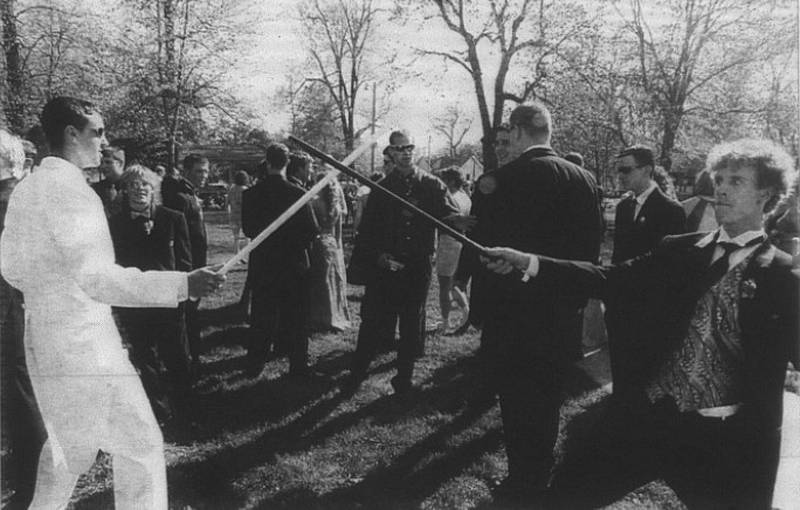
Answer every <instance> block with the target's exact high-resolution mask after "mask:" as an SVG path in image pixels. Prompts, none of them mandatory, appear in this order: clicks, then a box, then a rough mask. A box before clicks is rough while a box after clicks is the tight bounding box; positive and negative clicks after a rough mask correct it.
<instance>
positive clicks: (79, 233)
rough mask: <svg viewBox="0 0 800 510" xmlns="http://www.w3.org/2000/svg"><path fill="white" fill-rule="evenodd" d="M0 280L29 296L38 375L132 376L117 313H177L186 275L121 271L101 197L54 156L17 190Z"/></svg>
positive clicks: (0, 253) (30, 357)
mask: <svg viewBox="0 0 800 510" xmlns="http://www.w3.org/2000/svg"><path fill="white" fill-rule="evenodd" d="M0 272H2V274H3V277H4V278H5V279H6V280H8V281H9V282H10V283H11V284H12V285H13V286H15V287H17V288H18V289H20V290H21V291H22V292H23V294H24V297H25V309H26V331H25V344H26V353H27V363H28V368H29V371H30V374H31V377H32V378H33V377H37V376H38V377H52V376H76V375H114V374H119V375H132V374H135V372H134V371H133V367H132V366H131V364H130V362H129V361H128V358H127V353H126V352H125V350H124V349H123V347H122V342H121V339H120V335H119V332H118V331H117V328H116V325H115V323H114V320H113V317H112V315H111V307H110V306H109V305H114V306H128V307H147V306H157V307H175V306H177V305H178V303H179V302H180V301H183V300H184V299H186V297H187V277H186V273H180V272H173V271H157V272H156V271H151V272H141V271H139V270H138V269H135V268H123V267H121V266H118V265H116V264H115V263H114V249H113V246H112V243H111V236H110V234H109V230H108V224H107V222H106V217H105V214H104V213H103V206H102V203H101V201H100V198H99V197H98V196H97V194H96V193H95V192H94V191H93V190H92V189H91V188H90V187H89V185H88V184H87V183H86V180H85V178H84V176H83V172H82V171H81V170H80V169H79V168H78V167H76V166H75V165H73V164H71V163H69V162H68V161H66V160H64V159H61V158H56V157H48V158H45V159H44V160H43V161H42V164H41V166H40V167H39V168H38V169H37V170H36V172H34V173H33V174H31V175H30V176H29V177H27V178H26V179H24V180H23V181H22V182H20V183H19V185H18V186H17V187H16V189H15V190H14V193H13V194H12V196H11V199H10V201H9V206H8V213H7V216H6V227H5V230H4V232H3V236H2V239H0Z"/></svg>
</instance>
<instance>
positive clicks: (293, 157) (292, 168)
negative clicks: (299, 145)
mask: <svg viewBox="0 0 800 510" xmlns="http://www.w3.org/2000/svg"><path fill="white" fill-rule="evenodd" d="M311 161H312V159H311V156H309V155H308V153H307V152H303V151H293V152H292V153H290V154H289V164H288V166H287V167H286V173H287V174H289V175H295V174H296V173H297V172H298V171H300V170H302V169H303V167H305V166H306V165H309V164H311Z"/></svg>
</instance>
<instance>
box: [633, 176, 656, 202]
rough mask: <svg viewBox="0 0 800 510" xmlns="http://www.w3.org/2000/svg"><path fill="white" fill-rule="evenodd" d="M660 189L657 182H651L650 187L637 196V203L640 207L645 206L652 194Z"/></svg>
mask: <svg viewBox="0 0 800 510" xmlns="http://www.w3.org/2000/svg"><path fill="white" fill-rule="evenodd" d="M657 187H658V185H657V184H656V182H655V181H650V185H649V186H647V189H646V190H644V191H642V192H641V193H639V194H638V195H636V202H637V203H638V204H639V207H641V206H642V205H644V203H645V201H646V200H647V199H648V198H649V197H650V194H651V193H653V191H655V189H656V188H657Z"/></svg>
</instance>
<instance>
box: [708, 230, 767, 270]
mask: <svg viewBox="0 0 800 510" xmlns="http://www.w3.org/2000/svg"><path fill="white" fill-rule="evenodd" d="M763 241H764V238H763V237H762V236H759V237H756V238H754V239H751V240H750V241H748V242H747V243H745V245H744V246H742V245H740V244H736V243H732V242H730V241H720V242H718V243H717V244H716V246H718V247H720V248H722V256H721V257H720V258H718V259H717V260H715V261H714V262H713V263H712V264H711V265H710V266H709V268H708V272H709V276H710V278H711V280H712V281H717V280H719V279H720V278H722V276H723V275H725V274H726V273H727V272H728V271H729V270H730V268H731V266H730V258H731V254H732V253H733V252H735V251H736V250H742V249H745V248H749V247H751V246H755V245H757V244H760V243H762V242H763Z"/></svg>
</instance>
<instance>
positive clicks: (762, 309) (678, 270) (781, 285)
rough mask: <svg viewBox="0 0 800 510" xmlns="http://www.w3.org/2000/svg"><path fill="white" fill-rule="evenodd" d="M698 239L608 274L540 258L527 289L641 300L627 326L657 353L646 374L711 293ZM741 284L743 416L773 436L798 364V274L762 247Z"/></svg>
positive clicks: (707, 254)
mask: <svg viewBox="0 0 800 510" xmlns="http://www.w3.org/2000/svg"><path fill="white" fill-rule="evenodd" d="M704 235H707V234H705V233H692V234H685V235H682V236H674V237H667V238H665V239H664V240H663V242H662V243H661V244H659V246H658V247H657V248H656V249H655V250H654V251H653V252H651V253H649V254H647V255H645V256H642V257H639V258H636V259H633V260H629V261H626V262H622V263H620V264H616V265H612V266H610V267H599V266H595V265H592V264H589V263H585V262H576V261H566V260H557V259H554V258H549V257H541V258H540V268H539V274H538V275H537V277H536V278H535V279H534V281H532V282H531V285H532V286H534V287H539V288H540V289H541V290H542V291H543V292H567V293H573V294H574V293H584V294H586V295H588V296H594V297H599V298H601V299H607V298H610V297H620V296H622V297H623V299H626V300H631V299H638V300H640V301H642V302H643V306H642V308H641V310H642V313H641V314H637V315H635V316H631V317H629V320H630V321H631V322H633V323H635V326H636V328H637V330H638V331H640V332H642V333H643V334H642V336H641V337H640V338H639V339H638V340H639V341H646V342H648V343H651V344H652V345H653V346H654V347H657V349H656V351H654V353H653V358H652V360H651V361H650V366H651V368H653V367H655V366H657V365H659V364H660V363H661V362H663V360H664V357H665V356H666V355H667V354H668V353H670V352H672V351H673V350H674V349H676V348H678V346H679V345H680V343H681V342H682V341H683V339H684V336H685V335H686V332H687V328H688V324H689V321H690V320H691V317H692V313H693V312H694V308H695V305H696V303H697V300H698V299H699V298H700V297H701V296H702V295H703V294H704V293H705V292H706V291H707V290H708V289H709V288H710V285H711V282H708V281H707V279H706V278H704V275H705V274H706V273H707V267H708V265H709V262H710V260H711V256H712V253H713V243H712V244H711V245H709V247H706V248H705V249H701V248H698V247H697V246H696V243H697V242H698V241H699V240H700V239H701V238H702V237H703V236H704ZM743 281H744V282H748V281H749V282H750V284H749V285H747V288H748V289H749V290H748V291H747V292H744V291H743V295H742V300H741V303H740V308H739V327H740V329H741V335H742V342H743V348H744V352H745V360H746V362H745V364H746V366H745V371H746V374H745V377H746V381H747V383H746V390H745V391H746V395H745V398H744V404H745V408H744V409H745V411H744V412H745V413H747V415H748V416H750V417H751V418H752V419H753V420H755V421H756V422H757V423H758V424H759V427H765V430H766V429H773V430H774V429H775V428H776V427H779V426H780V423H781V417H782V409H783V381H784V377H785V372H786V363H787V361H792V362H793V363H795V366H797V363H798V362H800V319H798V317H799V316H800V314H798V310H799V309H800V270H798V269H796V268H793V267H792V257H791V256H789V255H788V254H787V253H785V252H782V251H780V250H778V249H776V248H775V247H773V246H772V245H770V244H769V243H764V244H762V245H761V246H759V248H757V249H756V251H755V252H754V256H753V257H752V259H751V262H750V264H749V265H748V267H747V268H746V270H745V273H744V280H743ZM743 288H744V286H743ZM645 332H646V334H645Z"/></svg>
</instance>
